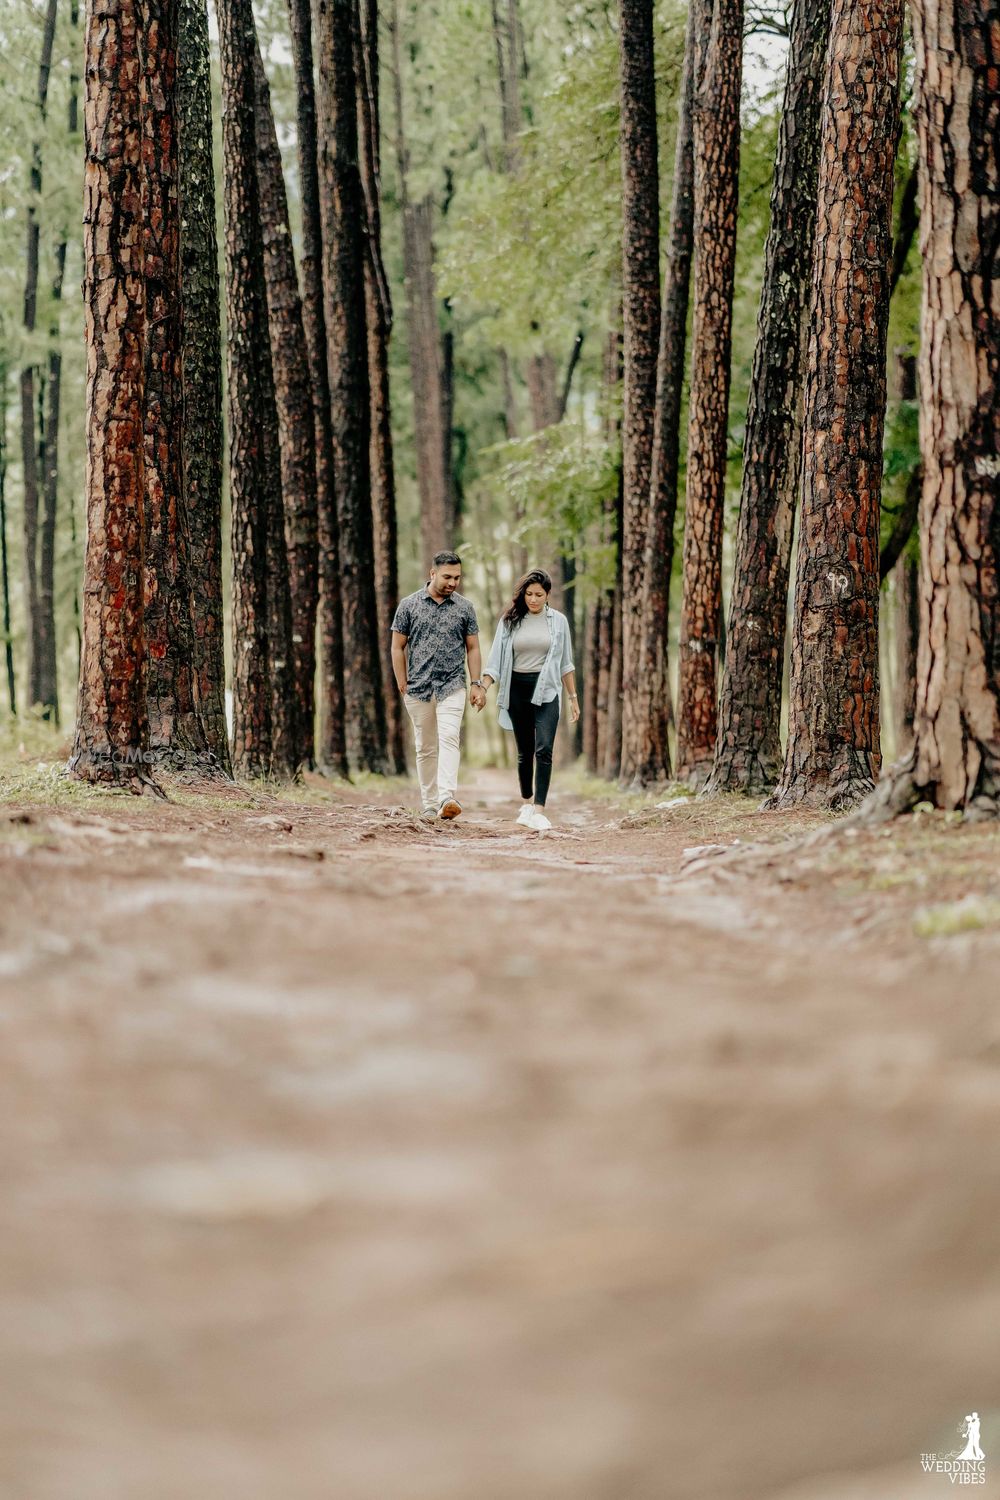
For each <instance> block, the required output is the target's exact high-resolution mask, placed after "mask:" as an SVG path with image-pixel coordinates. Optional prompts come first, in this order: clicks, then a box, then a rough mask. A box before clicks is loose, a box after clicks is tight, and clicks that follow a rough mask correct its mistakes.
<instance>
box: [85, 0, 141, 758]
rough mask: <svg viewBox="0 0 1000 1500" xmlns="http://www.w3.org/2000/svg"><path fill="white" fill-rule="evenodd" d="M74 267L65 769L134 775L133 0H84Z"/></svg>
mask: <svg viewBox="0 0 1000 1500" xmlns="http://www.w3.org/2000/svg"><path fill="white" fill-rule="evenodd" d="M85 14H86V41H85V64H84V67H85V74H86V107H85V110H84V122H85V123H84V144H85V151H86V165H85V177H84V215H83V236H84V238H83V252H84V255H83V268H84V269H83V274H84V286H83V296H84V317H85V326H86V337H87V421H86V432H87V473H86V495H87V548H86V562H85V570H84V573H85V576H84V590H83V650H82V655H81V661H80V691H79V700H78V705H77V717H76V739H75V743H74V747H73V755H72V759H71V760H70V770H71V771H72V772H73V773H75V774H76V775H77V776H80V777H82V778H85V779H87V780H92V781H129V782H135V781H137V780H139V781H141V780H143V779H144V773H143V769H142V756H143V754H144V753H145V750H146V697H145V691H144V687H145V684H144V677H145V671H144V650H143V623H142V592H143V550H144V548H143V530H144V525H143V422H142V415H143V414H142V385H143V333H144V304H145V292H144V283H143V256H144V244H143V236H142V188H141V171H140V160H141V151H142V131H141V123H140V122H141V114H140V102H139V80H140V58H139V36H138V26H137V16H136V7H135V3H134V0H88V3H87V7H86V13H85Z"/></svg>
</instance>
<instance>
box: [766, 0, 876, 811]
mask: <svg viewBox="0 0 1000 1500" xmlns="http://www.w3.org/2000/svg"><path fill="white" fill-rule="evenodd" d="M901 45H902V0H834V4H833V9H832V13H831V22H830V46H829V52H828V62H827V74H826V83H825V90H824V105H823V127H822V139H821V145H820V166H819V184H818V211H817V217H816V239H815V255H814V261H813V274H812V296H811V305H810V314H809V322H810V329H811V332H810V339H809V354H808V364H807V373H806V384H805V419H804V428H803V442H802V481H803V482H802V521H801V527H800V535H799V553H798V573H797V578H796V587H795V615H794V621H793V630H792V663H791V685H790V691H789V724H788V745H787V747H786V752H785V764H784V769H783V772H782V776H781V780H780V782H779V785H778V787H777V789H776V791H775V793H774V795H773V797H772V799H771V803H770V805H772V806H775V807H781V806H790V805H792V804H793V803H797V802H808V803H810V804H813V805H820V806H825V807H830V808H844V807H848V806H850V805H851V804H852V803H854V802H856V801H857V800H859V798H861V797H863V796H864V795H865V794H866V793H867V792H869V791H870V790H871V788H872V785H873V783H874V778H875V777H876V776H877V774H878V770H879V764H880V759H881V750H880V744H879V684H878V596H879V565H878V564H879V509H880V502H881V492H882V432H883V424H884V418H885V361H886V330H887V325H888V318H889V267H890V263H891V257H892V189H893V161H894V157H895V153H896V132H897V127H898V119H899V63H900V50H901Z"/></svg>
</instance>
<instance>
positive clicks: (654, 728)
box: [626, 0, 708, 786]
mask: <svg viewBox="0 0 1000 1500" xmlns="http://www.w3.org/2000/svg"><path fill="white" fill-rule="evenodd" d="M707 18H708V10H707V7H706V6H705V5H704V4H703V3H699V0H691V4H690V5H689V6H688V18H687V30H686V36H685V41H684V67H683V72H682V75H681V87H680V97H679V100H678V112H677V140H676V144H675V148H674V185H673V201H672V204H671V210H670V241H669V244H668V248H667V263H666V271H665V275H664V287H663V304H662V309H661V313H660V343H659V353H658V356H657V366H656V406H655V409H654V412H653V450H652V457H651V469H650V488H649V518H648V522H647V528H646V553H645V558H644V560H643V581H642V615H641V633H640V651H641V654H640V658H639V663H638V670H637V671H636V674H635V680H634V683H633V687H632V695H631V703H632V707H631V714H630V733H629V739H630V741H631V744H630V745H629V747H628V749H627V753H626V760H627V762H628V765H627V767H626V775H627V776H628V775H630V779H631V780H632V781H634V782H635V783H636V784H637V785H639V786H650V785H655V784H656V783H657V782H660V781H667V780H669V778H670V743H669V739H668V733H669V728H670V675H669V669H668V659H667V623H668V617H669V611H670V576H671V573H672V571H673V563H674V522H675V520H676V516H677V479H678V470H679V455H680V425H681V397H682V392H683V386H684V351H685V345H686V342H687V315H688V299H689V290H690V284H691V255H692V251H693V248H694V99H695V91H696V88H697V83H698V78H699V76H700V73H701V59H702V56H703V53H704V49H705V41H706V40H707V38H706V37H705V35H704V28H705V22H706V21H707Z"/></svg>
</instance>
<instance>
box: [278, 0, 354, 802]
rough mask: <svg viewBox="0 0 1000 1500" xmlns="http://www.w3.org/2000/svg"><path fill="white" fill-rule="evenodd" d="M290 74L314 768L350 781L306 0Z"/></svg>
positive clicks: (294, 11)
mask: <svg viewBox="0 0 1000 1500" xmlns="http://www.w3.org/2000/svg"><path fill="white" fill-rule="evenodd" d="M288 19H289V30H290V34H291V41H292V59H293V64H294V69H295V91H296V104H297V123H298V131H297V151H298V166H299V197H300V201H301V205H302V256H301V272H302V325H303V329H304V332H305V338H306V351H307V354H308V358H309V374H310V380H311V384H312V397H313V419H314V424H315V453H316V508H317V518H318V533H319V630H318V638H319V677H320V684H321V694H320V724H319V762H320V764H321V765H322V767H323V768H324V770H326V771H328V772H329V773H330V774H331V775H334V776H346V775H347V743H346V739H345V729H344V640H343V621H342V618H341V599H340V561H339V553H340V543H339V537H338V527H337V500H336V495H335V493H334V485H333V429H332V427H331V425H330V376H329V369H328V365H327V350H326V344H327V339H326V313H325V311H324V308H323V244H322V238H323V237H322V229H321V220H320V193H319V159H318V155H317V143H316V87H315V81H314V77H313V45H312V12H311V9H310V5H309V0H288Z"/></svg>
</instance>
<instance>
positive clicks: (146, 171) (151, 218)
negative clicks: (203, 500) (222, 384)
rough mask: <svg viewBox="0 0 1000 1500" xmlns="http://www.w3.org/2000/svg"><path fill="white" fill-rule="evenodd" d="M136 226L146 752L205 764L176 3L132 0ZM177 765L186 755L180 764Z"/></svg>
mask: <svg viewBox="0 0 1000 1500" xmlns="http://www.w3.org/2000/svg"><path fill="white" fill-rule="evenodd" d="M139 16H140V24H141V36H142V44H141V54H142V80H141V84H140V102H141V106H142V170H141V191H142V210H143V215H142V224H143V247H144V277H145V299H146V309H145V313H146V326H145V337H144V351H143V360H144V376H143V428H144V453H143V476H144V477H143V484H144V523H145V570H144V594H143V631H144V638H145V652H146V670H145V689H146V717H147V721H148V726H149V749H150V752H151V753H152V755H153V756H154V757H155V758H156V759H157V760H159V761H163V762H165V763H166V762H172V763H173V764H174V765H175V766H179V765H184V766H185V767H186V768H188V769H191V768H193V767H195V766H197V767H199V768H200V769H207V768H208V766H209V757H208V744H207V741H206V738H205V732H204V729H203V727H202V722H201V717H200V715H199V713H198V705H197V702H196V698H195V688H194V673H193V655H194V638H193V629H192V620H191V580H190V576H189V573H188V528H187V514H186V511H185V506H184V493H183V458H182V451H181V435H182V389H181V279H180V212H179V203H178V165H177V134H178V131H177V125H178V120H177V96H176V75H177V0H139ZM177 757H183V760H182V761H179V760H178V759H177Z"/></svg>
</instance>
